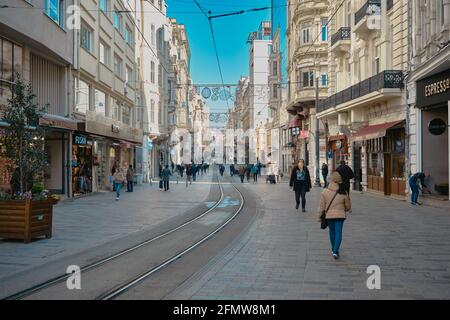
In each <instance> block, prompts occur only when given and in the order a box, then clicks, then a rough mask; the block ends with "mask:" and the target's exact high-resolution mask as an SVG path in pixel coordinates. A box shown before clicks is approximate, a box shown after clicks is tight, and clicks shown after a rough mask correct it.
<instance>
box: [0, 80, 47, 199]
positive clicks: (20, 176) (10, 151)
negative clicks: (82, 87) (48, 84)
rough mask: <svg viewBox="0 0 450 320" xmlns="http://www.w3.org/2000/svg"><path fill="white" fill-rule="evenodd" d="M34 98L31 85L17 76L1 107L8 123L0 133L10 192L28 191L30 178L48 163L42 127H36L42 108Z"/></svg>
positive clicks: (38, 176) (30, 184)
mask: <svg viewBox="0 0 450 320" xmlns="http://www.w3.org/2000/svg"><path fill="white" fill-rule="evenodd" d="M35 97H36V96H35V95H34V94H33V92H32V88H31V85H30V84H29V83H28V84H26V83H25V82H24V81H23V80H22V79H21V78H20V77H19V76H17V80H16V84H15V85H13V86H12V89H11V97H10V98H9V99H8V104H7V105H6V108H5V109H4V110H3V119H4V120H5V121H6V122H7V123H8V124H9V125H8V126H7V127H6V128H5V129H4V130H3V132H2V135H0V141H1V144H2V145H3V148H2V150H1V154H2V156H3V157H4V158H6V159H8V160H9V161H8V162H9V163H10V165H8V170H9V171H10V172H12V173H13V175H12V176H13V178H12V180H13V181H12V184H13V188H14V190H13V191H14V192H15V193H20V194H23V193H25V192H28V191H30V190H31V188H32V185H33V181H35V180H39V179H41V177H42V172H43V170H44V169H45V168H46V166H47V156H46V154H45V150H44V130H43V128H41V127H40V126H39V116H40V113H41V112H42V111H43V109H41V108H40V107H39V105H38V104H36V103H35V102H34V101H35V100H34V99H35Z"/></svg>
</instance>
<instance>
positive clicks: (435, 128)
mask: <svg viewBox="0 0 450 320" xmlns="http://www.w3.org/2000/svg"><path fill="white" fill-rule="evenodd" d="M445 129H447V124H446V123H445V121H444V120H442V119H439V118H436V119H433V120H431V121H430V123H428V131H430V133H431V134H432V135H435V136H439V135H441V134H443V133H444V132H445Z"/></svg>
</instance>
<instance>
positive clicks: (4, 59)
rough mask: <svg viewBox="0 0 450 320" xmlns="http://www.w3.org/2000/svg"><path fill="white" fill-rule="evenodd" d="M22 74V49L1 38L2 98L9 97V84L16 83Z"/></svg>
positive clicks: (0, 72)
mask: <svg viewBox="0 0 450 320" xmlns="http://www.w3.org/2000/svg"><path fill="white" fill-rule="evenodd" d="M17 73H19V74H21V73H22V47H20V46H18V45H16V44H13V43H12V42H10V41H7V40H5V39H2V38H0V79H1V80H6V83H4V82H3V81H0V96H2V95H7V94H8V95H9V93H10V90H9V85H8V82H14V81H15V79H16V75H17Z"/></svg>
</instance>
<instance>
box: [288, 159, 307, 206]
mask: <svg viewBox="0 0 450 320" xmlns="http://www.w3.org/2000/svg"><path fill="white" fill-rule="evenodd" d="M289 186H290V187H291V188H293V189H294V191H295V202H296V206H295V208H296V209H297V210H298V207H299V206H300V197H301V198H302V212H306V193H307V192H309V191H310V190H311V176H310V174H309V170H308V168H307V167H306V166H305V161H304V160H303V159H300V160H299V161H298V164H297V166H296V167H294V168H293V169H292V173H291V180H290V182H289Z"/></svg>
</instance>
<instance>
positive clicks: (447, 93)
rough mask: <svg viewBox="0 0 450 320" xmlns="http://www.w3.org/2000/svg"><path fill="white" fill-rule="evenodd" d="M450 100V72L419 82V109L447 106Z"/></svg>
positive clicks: (417, 103)
mask: <svg viewBox="0 0 450 320" xmlns="http://www.w3.org/2000/svg"><path fill="white" fill-rule="evenodd" d="M449 100H450V70H447V71H444V72H441V73H439V74H437V75H434V76H432V77H429V78H427V79H424V80H420V81H418V82H417V102H416V106H417V107H419V108H426V107H432V106H436V105H440V104H447V103H448V101H449Z"/></svg>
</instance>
